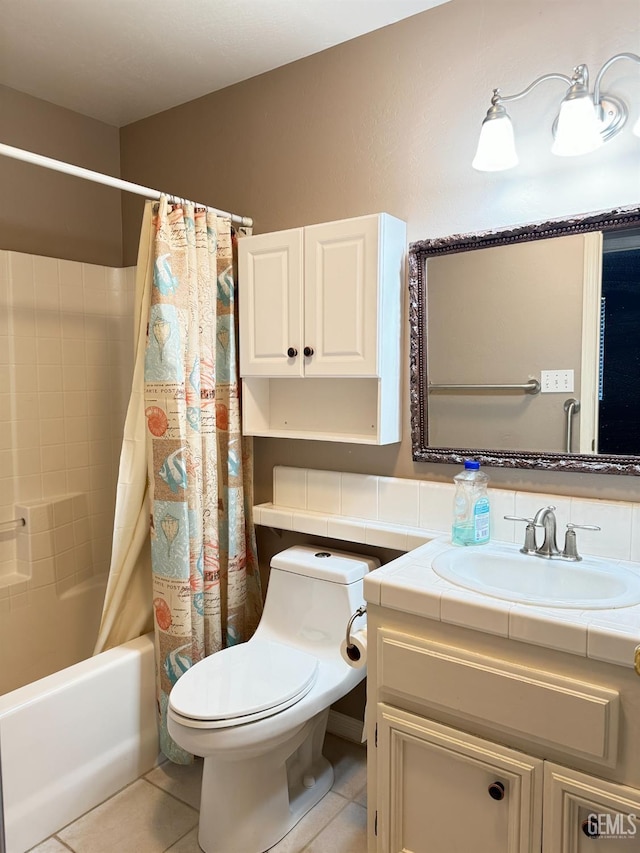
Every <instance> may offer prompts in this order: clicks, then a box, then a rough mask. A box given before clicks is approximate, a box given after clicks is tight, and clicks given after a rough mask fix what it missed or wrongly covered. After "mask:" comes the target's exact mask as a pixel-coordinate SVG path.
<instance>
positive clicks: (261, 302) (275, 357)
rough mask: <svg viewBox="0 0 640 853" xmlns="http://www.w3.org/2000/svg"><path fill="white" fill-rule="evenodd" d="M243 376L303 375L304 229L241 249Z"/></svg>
mask: <svg viewBox="0 0 640 853" xmlns="http://www.w3.org/2000/svg"><path fill="white" fill-rule="evenodd" d="M238 265H239V280H240V282H241V288H240V293H239V298H238V311H239V317H240V375H241V376H302V375H303V373H304V361H305V359H304V356H303V349H304V340H303V337H304V335H303V229H302V228H292V229H291V230H289V231H276V232H274V233H271V234H257V235H256V236H255V237H244V238H243V239H242V240H240V242H239V244H238Z"/></svg>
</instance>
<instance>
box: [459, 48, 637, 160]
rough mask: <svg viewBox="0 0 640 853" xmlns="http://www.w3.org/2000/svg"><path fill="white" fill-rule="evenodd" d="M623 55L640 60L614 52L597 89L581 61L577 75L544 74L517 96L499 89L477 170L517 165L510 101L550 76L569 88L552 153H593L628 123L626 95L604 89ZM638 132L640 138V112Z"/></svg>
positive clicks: (489, 114)
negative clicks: (606, 76) (607, 76)
mask: <svg viewBox="0 0 640 853" xmlns="http://www.w3.org/2000/svg"><path fill="white" fill-rule="evenodd" d="M618 59H630V60H631V61H632V62H637V63H640V56H638V55H637V54H635V53H617V54H616V55H615V56H612V57H611V59H608V60H607V61H606V62H605V63H604V65H603V66H602V68H601V69H600V71H598V74H597V76H596V80H595V84H594V87H593V93H592V92H590V91H589V70H588V68H587V66H586V65H578V66H577V67H576V68H575V69H574V71H573V76H572V77H567V76H566V74H543V75H542V76H541V77H538V78H537V79H536V80H534V81H533V83H531V84H530V85H529V86H527V88H526V89H523V90H522V92H517V93H516V94H515V95H503V94H502V93H501V92H500V89H494V90H493V96H492V98H491V106H490V107H489V110H488V112H487V115H486V118H485V119H484V121H483V122H482V128H481V130H480V139H479V140H478V149H477V151H476V156H475V157H474V159H473V163H472V165H473V168H474V169H478V170H479V171H481V172H500V171H503V170H504V169H511V168H512V167H513V166H517V164H518V155H517V153H516V147H515V139H514V135H513V125H512V124H511V119H510V117H509V114H508V113H507V110H506V108H505V106H504V104H505V103H506V102H507V101H517V100H519V99H520V98H524V97H525V96H526V95H528V94H529V92H531V91H532V90H533V89H535V87H536V86H537V85H538V84H539V83H542V82H543V81H544V80H562V81H563V82H564V83H565V84H566V85H567V87H568V88H567V91H566V93H565V95H564V97H563V99H562V101H561V103H560V110H559V113H558V117H557V118H556V120H555V121H554V123H553V128H552V130H553V136H554V142H553V145H552V146H551V151H552V152H553V153H554V154H557V155H559V156H561V157H574V156H576V155H578V154H587V153H588V152H589V151H595V150H596V148H600V146H602V145H603V144H604V143H605V142H607V141H608V140H609V139H612V138H613V137H614V136H616V135H617V134H618V133H619V132H620V131H621V130H622V128H623V127H624V125H625V123H626V121H627V117H628V110H627V106H626V104H625V103H624V101H622V100H621V99H620V98H617V97H615V96H614V95H609V94H604V93H601V91H600V84H601V82H602V77H603V75H604V73H605V72H606V71H607V70H608V69H609V67H610V66H611V65H612V64H613V63H614V62H616V61H617V60H618ZM632 132H633V133H634V134H635V135H636V136H640V115H639V116H638V118H637V120H636V123H635V124H634V126H633V129H632Z"/></svg>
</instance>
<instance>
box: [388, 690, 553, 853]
mask: <svg viewBox="0 0 640 853" xmlns="http://www.w3.org/2000/svg"><path fill="white" fill-rule="evenodd" d="M377 761H378V768H377V770H378V796H377V802H376V808H377V847H376V850H377V851H378V853H400V851H402V853H409V851H411V853H472V851H477V853H539V851H540V848H541V843H542V817H541V815H542V777H543V773H542V768H543V762H542V761H541V760H539V759H536V758H531V757H530V756H528V755H525V754H524V753H520V752H516V751H515V750H512V749H507V748H506V747H503V746H500V745H499V744H494V743H491V742H489V741H485V740H481V739H480V738H476V737H473V736H471V735H468V734H466V733H465V732H461V731H458V730H456V729H452V728H449V727H447V726H443V725H440V724H439V723H434V722H432V721H430V720H427V719H425V718H423V717H419V716H415V715H413V714H409V713H407V712H405V711H401V710H398V709H396V708H393V707H390V706H388V705H384V704H379V705H378V750H377Z"/></svg>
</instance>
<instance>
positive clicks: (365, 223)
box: [304, 216, 379, 376]
mask: <svg viewBox="0 0 640 853" xmlns="http://www.w3.org/2000/svg"><path fill="white" fill-rule="evenodd" d="M378 253H379V217H378V216H363V217H360V218H358V219H348V220H345V221H343V222H328V223H325V224H322V225H312V226H310V227H309V228H306V229H305V300H306V301H305V339H304V346H307V347H310V348H312V349H313V355H312V356H310V357H307V358H305V374H306V375H307V376H376V375H377V370H378V365H377V343H378V334H377V331H378V317H377V305H378V271H379V264H378Z"/></svg>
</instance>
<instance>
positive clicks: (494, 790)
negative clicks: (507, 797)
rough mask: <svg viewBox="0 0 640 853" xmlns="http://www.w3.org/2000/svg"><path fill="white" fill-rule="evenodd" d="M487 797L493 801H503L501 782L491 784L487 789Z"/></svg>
mask: <svg viewBox="0 0 640 853" xmlns="http://www.w3.org/2000/svg"><path fill="white" fill-rule="evenodd" d="M487 790H488V791H489V796H490V797H491V798H492V799H494V800H503V799H504V785H503V784H502V782H492V783H491V784H490V785H489V787H488V788H487Z"/></svg>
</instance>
